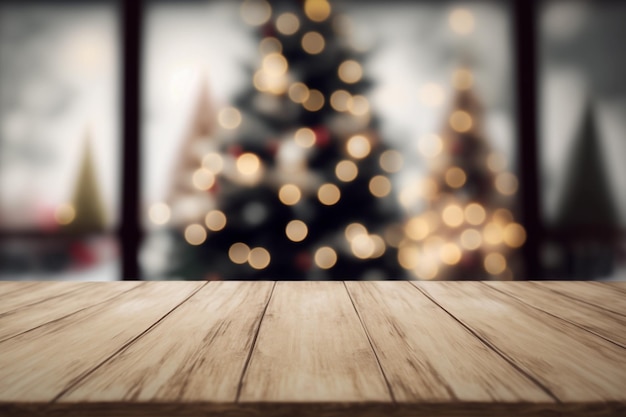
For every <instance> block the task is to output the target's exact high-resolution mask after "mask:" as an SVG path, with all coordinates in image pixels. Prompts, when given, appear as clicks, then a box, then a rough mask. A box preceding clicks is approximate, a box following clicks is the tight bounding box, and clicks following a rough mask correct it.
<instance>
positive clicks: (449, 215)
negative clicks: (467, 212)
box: [441, 204, 463, 227]
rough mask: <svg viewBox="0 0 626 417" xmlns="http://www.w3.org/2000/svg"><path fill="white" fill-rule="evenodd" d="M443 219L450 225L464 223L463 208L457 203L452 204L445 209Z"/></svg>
mask: <svg viewBox="0 0 626 417" xmlns="http://www.w3.org/2000/svg"><path fill="white" fill-rule="evenodd" d="M441 219H442V220H443V222H444V223H445V224H446V225H448V226H450V227H459V226H460V225H461V224H463V209H462V208H461V207H459V206H458V205H456V204H450V205H449V206H447V207H446V208H445V209H443V213H442V214H441Z"/></svg>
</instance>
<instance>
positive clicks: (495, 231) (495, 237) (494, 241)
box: [483, 222, 503, 245]
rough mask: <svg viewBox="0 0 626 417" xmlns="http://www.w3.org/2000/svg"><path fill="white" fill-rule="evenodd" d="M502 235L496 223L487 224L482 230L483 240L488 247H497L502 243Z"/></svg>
mask: <svg viewBox="0 0 626 417" xmlns="http://www.w3.org/2000/svg"><path fill="white" fill-rule="evenodd" d="M502 235H503V231H502V227H501V226H500V225H499V224H497V223H493V222H491V223H487V225H486V226H485V228H484V229H483V237H484V238H485V242H487V243H489V244H490V245H498V244H500V243H502V238H503V236H502Z"/></svg>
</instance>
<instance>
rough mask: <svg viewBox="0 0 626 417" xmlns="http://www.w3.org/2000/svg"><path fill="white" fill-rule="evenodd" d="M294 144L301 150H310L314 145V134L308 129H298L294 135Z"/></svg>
mask: <svg viewBox="0 0 626 417" xmlns="http://www.w3.org/2000/svg"><path fill="white" fill-rule="evenodd" d="M294 140H295V142H296V143H297V144H298V145H300V146H302V147H303V148H310V147H311V146H313V145H315V132H313V131H312V130H311V129H309V128H308V127H303V128H300V129H298V130H297V131H296V133H295V135H294Z"/></svg>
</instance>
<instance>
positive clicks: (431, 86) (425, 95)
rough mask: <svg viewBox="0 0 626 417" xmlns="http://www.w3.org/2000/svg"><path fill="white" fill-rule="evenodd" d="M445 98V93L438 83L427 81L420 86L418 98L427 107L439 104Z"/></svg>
mask: <svg viewBox="0 0 626 417" xmlns="http://www.w3.org/2000/svg"><path fill="white" fill-rule="evenodd" d="M445 98H446V95H445V93H444V91H443V88H442V87H441V86H440V85H439V84H435V83H428V84H425V85H424V86H422V88H420V91H419V99H420V101H421V102H422V103H423V104H424V105H426V106H427V107H438V106H441V105H442V104H443V101H444V100H445Z"/></svg>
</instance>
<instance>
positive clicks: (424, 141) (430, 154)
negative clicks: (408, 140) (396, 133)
mask: <svg viewBox="0 0 626 417" xmlns="http://www.w3.org/2000/svg"><path fill="white" fill-rule="evenodd" d="M417 147H418V150H419V151H420V153H421V154H422V155H424V156H425V157H426V158H434V157H436V156H437V155H439V154H440V153H441V151H442V150H443V141H442V140H441V138H440V137H439V136H437V135H433V134H428V135H424V136H421V137H420V138H419V141H418V142H417Z"/></svg>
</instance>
